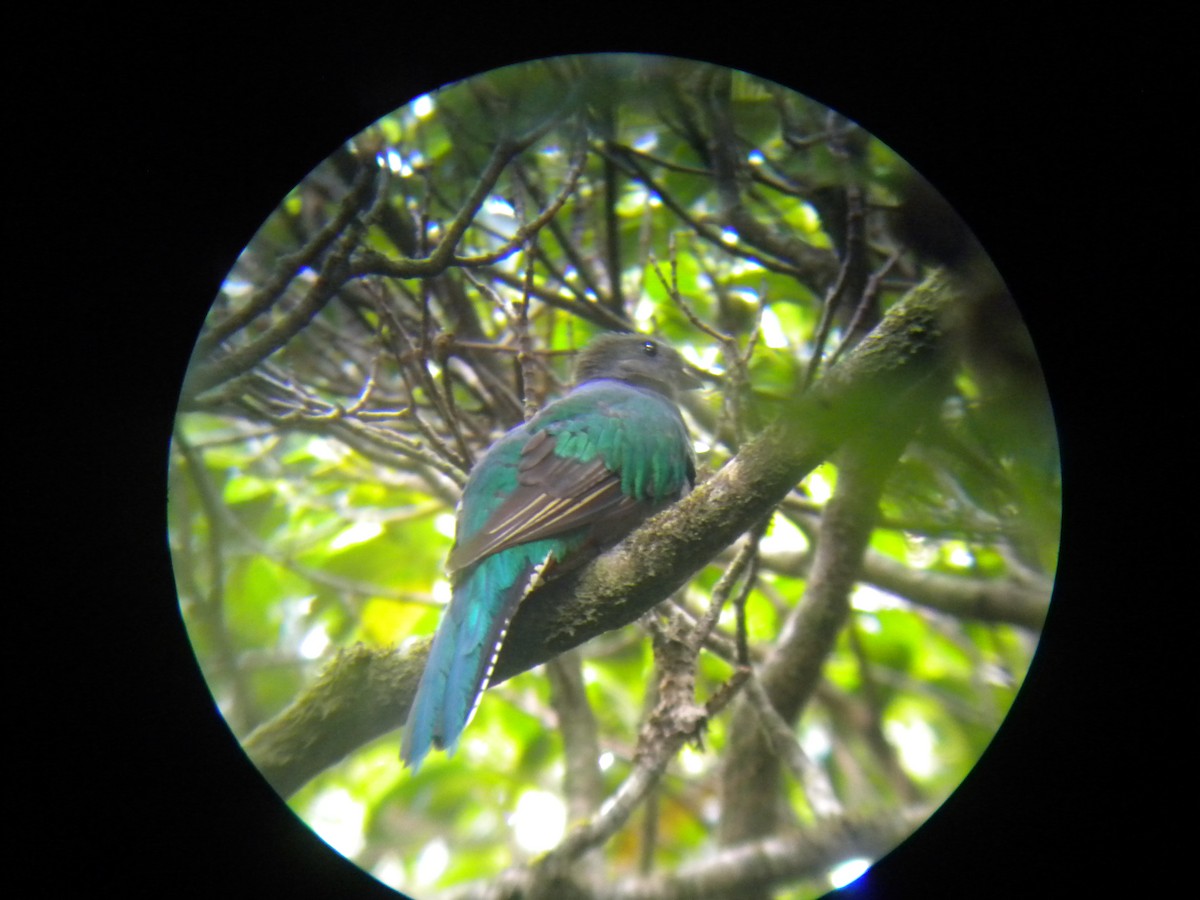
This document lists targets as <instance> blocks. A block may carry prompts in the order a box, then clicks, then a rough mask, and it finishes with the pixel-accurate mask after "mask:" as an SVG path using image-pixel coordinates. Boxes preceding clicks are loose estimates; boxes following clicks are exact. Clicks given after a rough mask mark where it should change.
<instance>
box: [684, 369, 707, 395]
mask: <svg viewBox="0 0 1200 900" xmlns="http://www.w3.org/2000/svg"><path fill="white" fill-rule="evenodd" d="M702 387H704V382H703V381H701V380H700V377H699V376H698V375H697V374H696V373H695V372H693V371H692V370H691V369H683V370H681V371H680V373H679V390H681V391H697V390H699V389H700V388H702Z"/></svg>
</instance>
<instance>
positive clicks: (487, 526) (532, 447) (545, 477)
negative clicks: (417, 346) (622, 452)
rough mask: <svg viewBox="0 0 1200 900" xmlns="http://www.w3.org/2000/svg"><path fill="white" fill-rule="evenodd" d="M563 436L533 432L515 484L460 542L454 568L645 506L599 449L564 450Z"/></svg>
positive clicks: (453, 555) (616, 518)
mask: <svg viewBox="0 0 1200 900" xmlns="http://www.w3.org/2000/svg"><path fill="white" fill-rule="evenodd" d="M558 440H559V438H558V436H557V435H556V434H554V433H552V432H551V431H550V430H544V431H539V432H537V433H536V434H534V435H532V436H531V437H530V438H529V440H528V442H527V443H526V444H525V446H524V447H523V448H522V451H521V456H520V461H519V463H518V465H517V478H516V486H515V488H514V489H513V490H512V492H511V493H510V494H509V495H508V497H507V498H505V499H504V501H503V502H502V503H500V505H499V506H497V507H496V508H495V509H494V510H493V511H492V512H491V513H490V514H489V515H488V517H487V520H486V521H485V522H484V523H483V525H482V527H480V528H478V529H476V530H475V532H474V533H473V534H471V535H469V536H466V537H465V538H463V539H460V541H459V542H458V543H457V544H456V545H455V547H454V550H453V551H452V552H451V554H450V558H449V560H448V562H447V566H448V568H449V569H450V570H451V571H456V570H459V569H463V568H465V567H466V566H469V565H471V564H472V563H475V562H478V561H479V560H480V559H482V558H483V557H485V556H488V555H489V554H492V553H496V552H498V551H500V550H503V549H505V548H507V547H512V546H515V545H517V544H524V543H528V542H529V541H536V540H540V539H542V538H548V537H554V536H555V535H560V534H564V533H566V532H569V531H574V530H576V529H578V528H582V527H584V526H589V525H590V526H596V527H600V526H603V525H604V524H605V523H610V522H612V523H615V522H617V521H621V520H623V519H625V518H626V517H627V516H629V515H631V514H634V513H636V512H637V511H638V509H639V507H641V506H643V504H639V503H638V501H637V500H635V499H634V498H633V497H630V496H628V495H626V494H624V493H622V491H621V476H620V474H619V473H617V472H614V471H612V470H610V469H609V468H608V467H607V466H606V465H605V463H604V459H603V458H602V457H601V456H600V455H599V454H596V455H593V456H592V457H591V458H590V459H588V460H586V461H583V460H580V459H578V458H575V457H570V456H562V455H559V454H558V453H556V452H555V447H556V444H557V442H558Z"/></svg>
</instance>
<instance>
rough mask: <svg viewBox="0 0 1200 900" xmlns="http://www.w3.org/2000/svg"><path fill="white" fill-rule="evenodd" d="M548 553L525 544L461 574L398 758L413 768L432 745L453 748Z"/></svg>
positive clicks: (471, 713) (434, 645)
mask: <svg viewBox="0 0 1200 900" xmlns="http://www.w3.org/2000/svg"><path fill="white" fill-rule="evenodd" d="M539 543H542V544H545V543H548V542H539ZM547 552H548V551H547V549H546V548H544V547H537V546H536V545H535V544H527V545H524V546H522V547H514V548H511V549H509V550H506V551H504V552H501V553H497V554H495V555H494V556H489V557H488V558H486V559H484V560H482V561H480V562H479V563H478V564H477V565H476V566H475V567H474V568H472V569H471V570H470V571H469V572H466V573H464V576H463V577H462V578H461V579H460V580H459V582H458V584H457V585H456V586H455V589H454V594H453V595H452V597H451V598H450V605H449V606H448V607H447V608H446V612H445V614H444V615H443V618H442V622H441V624H440V625H439V626H438V630H437V634H435V635H434V638H433V643H432V645H431V646H430V648H429V658H428V661H427V662H426V663H425V672H424V673H423V674H422V676H421V683H420V685H418V687H417V693H416V696H415V697H414V698H413V703H412V708H411V709H410V710H409V713H408V721H407V722H406V723H405V729H404V740H403V744H402V746H401V751H400V758H401V759H402V760H404V762H405V764H407V765H408V766H411V767H412V768H413V769H416V768H417V767H418V766H420V764H421V761H422V760H423V759H424V758H425V756H426V754H428V753H429V751H430V749H431V748H434V747H436V748H438V749H442V750H447V751H448V752H451V753H453V752H454V747H455V745H456V744H457V743H458V737H459V735H460V734H461V733H462V730H463V729H464V728H466V726H467V723H468V722H469V721H470V720H471V717H472V716H473V715H474V714H475V709H476V707H477V706H478V705H479V700H480V698H481V697H482V694H483V689H484V687H485V686H486V685H487V681H488V679H489V678H490V677H491V674H492V668H493V667H494V666H495V664H496V657H497V655H498V654H499V652H500V646H501V644H502V643H503V641H504V634H505V632H506V631H507V629H508V625H509V623H510V622H511V621H512V617H513V615H514V614H515V613H516V611H517V607H518V606H519V605H520V603H521V599H522V598H523V597H524V596H525V595H526V594H527V593H528V592H529V591H530V590H531V589H532V588H533V586H534V584H535V583H536V580H537V578H538V577H539V574H540V570H541V569H542V566H543V565H544V562H545V559H546V554H547ZM535 554H540V558H539V555H535Z"/></svg>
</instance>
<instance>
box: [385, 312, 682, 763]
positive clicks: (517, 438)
mask: <svg viewBox="0 0 1200 900" xmlns="http://www.w3.org/2000/svg"><path fill="white" fill-rule="evenodd" d="M700 386H701V382H700V381H699V379H698V378H696V376H695V375H693V374H692V372H691V371H689V369H688V368H687V365H686V363H685V362H684V360H683V358H682V357H681V356H680V354H679V353H678V352H677V351H676V350H674V349H673V348H672V347H670V346H668V345H667V344H665V343H663V342H662V341H660V340H657V339H654V338H650V337H646V336H644V335H639V334H632V333H620V334H604V335H601V336H599V337H596V338H594V339H593V340H592V341H591V342H589V344H588V345H587V347H586V348H585V349H584V350H583V352H582V353H581V354H580V356H579V358H578V360H577V362H576V366H575V376H574V382H573V386H572V387H571V389H570V390H569V391H568V392H567V393H566V394H565V395H564V396H562V397H561V398H559V399H558V400H555V401H553V402H552V403H550V404H548V405H547V406H545V407H544V408H543V409H542V410H541V411H540V412H538V413H537V414H536V415H534V416H533V417H532V418H531V419H529V420H528V421H527V422H525V423H524V424H521V425H518V426H516V427H515V428H513V429H512V430H511V431H509V432H508V433H507V434H505V435H504V436H503V437H501V438H500V439H499V440H498V441H496V443H494V444H493V445H492V446H491V447H490V448H489V449H488V450H487V452H486V453H485V454H484V455H483V456H482V457H481V458H480V459H479V461H478V462H477V463H476V464H475V466H474V467H473V468H472V469H471V472H470V474H469V475H468V477H467V481H466V484H465V485H464V487H463V492H462V496H461V499H460V501H459V504H458V508H457V512H456V532H455V543H454V546H453V547H452V548H451V551H450V555H449V557H448V558H447V561H446V569H447V572H448V574H449V576H450V583H451V596H450V602H449V604H448V605H447V607H446V609H445V611H444V612H443V614H442V618H441V621H440V622H439V624H438V628H437V631H436V632H435V634H434V638H433V642H432V644H431V645H430V649H429V656H428V659H427V662H426V664H425V669H424V672H423V673H422V676H421V680H420V682H419V684H418V686H417V690H416V693H415V695H414V698H413V702H412V705H411V707H410V710H409V714H408V719H407V721H406V723H405V728H404V735H403V738H402V742H401V751H400V756H401V760H402V761H403V763H404V764H405V765H407V766H409V767H410V768H411V769H412V770H413V771H414V772H415V771H416V770H417V769H418V768H419V766H420V764H421V762H422V760H423V759H424V758H425V757H426V755H427V754H428V753H429V751H430V749H431V748H437V749H439V750H445V751H446V752H447V753H449V754H452V753H453V752H454V749H455V747H456V745H457V743H458V740H459V737H460V735H461V734H462V731H463V729H464V728H465V727H466V726H467V724H468V722H469V721H470V719H471V717H472V716H473V715H474V713H475V710H476V708H477V707H478V704H479V701H480V699H481V698H482V694H483V691H484V689H485V687H486V686H487V683H488V680H489V679H490V678H491V674H492V670H493V668H494V667H495V664H496V658H497V657H498V656H499V653H500V648H501V646H502V645H503V642H504V637H505V633H506V631H507V629H508V626H509V623H510V622H511V621H512V618H513V615H514V614H515V613H516V611H517V608H518V606H519V605H520V603H521V600H522V599H523V598H524V597H526V596H527V595H528V594H529V593H530V592H531V591H532V590H533V589H534V588H536V587H538V586H539V585H540V584H542V583H543V582H544V581H545V580H547V579H549V578H552V577H556V576H558V575H561V574H562V573H563V572H565V571H570V570H572V569H575V568H578V567H579V566H581V565H583V564H584V563H586V562H588V561H590V560H591V559H593V558H595V557H596V556H597V555H598V554H599V553H601V552H603V551H604V550H605V549H608V548H609V547H611V546H613V545H615V544H617V543H618V542H619V541H620V540H621V539H622V538H624V537H625V536H626V535H628V534H629V533H630V532H631V531H633V529H634V528H636V527H637V526H638V525H639V524H641V523H642V522H643V521H645V520H646V519H647V518H649V517H650V516H651V515H653V514H654V513H655V512H657V511H659V510H661V509H663V508H665V507H667V506H669V505H670V504H672V503H674V502H676V501H678V500H679V499H681V498H682V497H683V496H685V495H686V494H687V493H688V492H689V491H690V490H691V488H692V487H693V486H694V484H695V480H696V459H695V454H694V452H693V448H692V442H691V438H690V436H689V434H688V430H687V426H686V425H685V424H684V421H683V417H682V415H681V414H680V411H679V407H678V405H677V404H678V397H679V392H680V391H685V390H693V389H696V388H699V387H700Z"/></svg>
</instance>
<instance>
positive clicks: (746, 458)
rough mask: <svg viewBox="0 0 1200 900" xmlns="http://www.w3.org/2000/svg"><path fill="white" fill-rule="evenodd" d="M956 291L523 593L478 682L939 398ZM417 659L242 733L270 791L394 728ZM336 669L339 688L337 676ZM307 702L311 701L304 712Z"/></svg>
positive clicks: (566, 632)
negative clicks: (945, 321) (698, 479)
mask: <svg viewBox="0 0 1200 900" xmlns="http://www.w3.org/2000/svg"><path fill="white" fill-rule="evenodd" d="M957 299H959V296H958V294H957V293H956V291H955V290H954V289H953V288H951V286H950V285H949V284H948V283H947V282H946V281H945V280H944V279H943V278H942V277H940V276H934V277H932V278H931V279H930V280H929V281H928V282H927V283H925V284H923V285H921V286H920V287H918V288H916V289H914V290H913V291H912V292H911V293H910V294H909V295H908V296H907V297H906V298H905V300H903V301H902V302H901V303H899V304H897V306H896V307H894V308H893V309H892V310H891V311H890V312H889V314H888V315H887V316H886V317H885V319H884V320H883V321H882V322H881V323H880V325H879V327H878V328H877V329H876V330H875V331H874V332H873V333H872V334H871V335H870V336H869V337H868V338H867V339H866V340H864V341H863V342H862V343H861V344H860V345H859V346H858V347H857V348H856V349H855V350H854V351H853V353H851V354H850V355H848V356H847V357H846V358H845V359H843V360H842V361H841V362H840V363H839V364H838V365H837V366H834V367H833V368H831V369H830V370H829V371H828V372H827V374H826V375H825V377H824V378H823V379H822V380H821V381H820V382H818V383H817V384H816V385H815V386H814V387H813V389H812V390H810V391H808V392H807V393H805V394H803V395H802V396H801V397H800V398H799V399H798V400H797V401H796V402H795V404H794V405H793V406H792V407H791V408H790V409H789V410H787V411H786V413H785V415H784V416H783V420H782V421H780V422H779V423H777V424H776V425H774V426H772V427H770V428H768V429H766V430H764V431H763V432H762V433H761V434H760V435H758V436H757V437H756V438H755V439H754V440H752V441H750V442H749V443H747V444H746V445H745V446H744V447H743V448H742V449H741V450H740V451H739V453H738V454H737V456H736V457H734V458H733V459H732V460H730V461H729V463H728V464H727V465H726V466H725V467H724V468H722V469H721V471H719V472H718V473H717V474H716V475H714V476H713V477H712V478H710V479H709V480H708V481H705V482H703V483H702V484H700V485H698V486H697V487H696V489H695V490H694V491H693V492H692V493H691V494H690V495H689V496H688V497H687V498H685V499H684V500H683V501H681V502H680V503H678V504H676V505H675V506H673V507H671V508H669V509H667V510H665V511H663V512H662V513H660V514H659V515H657V516H655V517H654V518H653V519H652V520H650V521H649V522H647V523H646V524H645V525H643V526H642V527H641V528H639V529H638V530H637V531H636V532H635V533H634V534H632V535H630V536H629V538H627V539H626V540H625V541H624V542H623V543H622V544H620V545H618V546H617V547H616V548H614V549H613V550H611V551H610V552H608V553H606V554H605V555H604V556H602V557H600V558H599V559H597V560H595V561H594V562H593V563H591V564H590V565H588V566H586V567H584V568H583V569H582V570H580V571H579V572H576V573H571V574H568V575H565V576H563V577H561V578H558V579H555V580H552V581H550V582H549V583H548V584H547V585H545V586H544V587H543V588H541V589H540V590H538V591H536V592H534V593H533V594H532V595H531V596H530V597H528V598H527V599H526V600H525V601H524V603H523V604H522V606H521V608H520V610H519V611H518V613H517V615H516V617H515V618H514V619H513V622H512V625H511V626H510V629H509V632H508V637H507V638H506V640H505V645H504V648H503V650H502V651H501V653H500V657H499V659H498V661H497V664H496V668H495V671H494V673H493V676H492V681H491V683H492V684H497V683H499V682H501V681H504V680H505V679H507V678H511V677H512V676H513V675H516V674H518V673H520V672H524V671H526V670H527V669H530V668H532V667H534V666H536V665H538V664H540V663H543V662H545V661H546V660H548V659H551V658H552V657H554V656H556V655H558V654H560V653H563V652H564V651H566V650H569V649H570V648H572V647H576V646H578V645H580V644H582V643H584V642H585V641H587V640H589V639H591V638H592V637H595V636H596V635H598V634H601V633H603V632H605V631H609V630H612V629H614V628H618V627H620V626H622V625H626V624H628V623H630V622H633V621H635V620H636V619H637V618H638V617H639V616H641V615H642V614H643V613H645V612H646V611H647V610H649V609H650V608H651V607H653V606H654V605H655V604H656V603H658V602H660V601H661V600H662V599H663V598H664V597H666V596H668V595H669V594H670V593H672V592H673V591H674V590H675V589H676V588H678V587H680V586H681V585H682V584H684V583H685V582H686V581H687V580H688V579H689V578H690V577H691V576H692V575H693V574H694V573H695V571H697V569H699V568H700V567H701V566H702V565H703V564H704V563H705V562H706V561H707V560H709V559H712V558H713V557H715V556H716V555H717V554H718V553H719V552H720V551H722V550H723V549H724V548H725V547H727V546H729V545H730V544H732V543H733V542H734V541H735V540H736V539H737V538H738V537H739V536H740V535H741V534H742V533H743V532H745V531H747V530H748V529H750V528H751V527H753V526H754V525H755V524H756V523H757V522H759V521H760V520H761V519H762V517H763V516H764V515H765V514H766V513H767V512H768V511H769V510H771V509H772V508H773V507H774V506H775V505H776V504H777V503H778V502H779V501H780V500H781V499H782V498H783V497H785V496H786V495H787V493H788V492H789V491H790V490H791V489H792V488H793V487H794V486H795V485H796V484H797V483H798V482H799V481H800V480H801V479H803V478H804V476H805V475H806V474H807V473H808V472H810V471H811V470H812V469H813V468H815V467H816V466H818V465H819V464H821V463H822V462H824V461H825V460H826V459H828V458H829V457H830V455H831V454H832V453H833V452H834V451H835V450H836V449H837V448H838V447H839V446H840V445H841V444H843V443H844V442H846V441H847V440H848V439H851V438H853V437H855V436H859V435H864V434H867V433H870V432H872V431H873V430H875V429H878V428H885V429H886V428H888V427H893V426H894V424H895V422H896V420H897V419H898V418H899V419H903V417H904V416H905V415H906V414H907V410H908V408H909V403H910V402H912V401H913V400H914V398H917V397H920V398H923V401H924V402H927V398H928V396H940V395H941V392H942V391H943V389H944V387H943V385H944V375H945V372H946V370H947V367H948V363H949V361H948V360H947V359H946V353H945V347H946V344H947V341H946V340H945V336H944V335H943V327H942V318H943V316H944V314H945V313H946V311H947V310H948V308H949V307H950V306H951V304H952V303H953V302H955V301H956V300H957ZM427 653H428V641H422V642H417V643H414V644H413V645H412V646H410V647H408V648H407V649H406V650H403V651H400V652H398V653H387V652H385V651H372V650H366V649H361V648H359V649H355V650H351V651H344V652H343V653H342V654H339V656H338V657H337V658H335V660H334V661H333V663H332V664H331V665H330V667H329V668H328V669H327V670H326V672H325V673H323V675H322V676H321V677H320V678H319V679H318V681H317V682H316V683H315V684H314V685H313V686H312V688H310V689H309V690H308V691H306V692H305V693H304V694H302V695H301V696H300V697H299V698H297V700H296V701H295V703H294V704H293V705H292V706H291V707H289V708H288V709H286V710H284V712H283V713H281V714H280V716H279V717H277V719H276V720H273V721H272V722H268V723H266V724H265V725H263V726H262V727H260V728H259V729H258V730H257V731H255V732H254V733H253V734H252V735H250V737H249V738H248V739H247V740H246V742H245V746H246V750H247V752H248V753H249V754H250V756H251V758H252V759H253V760H254V762H255V763H256V765H258V767H259V769H260V770H261V771H262V772H263V774H264V776H265V777H266V778H267V780H268V781H270V783H271V784H272V785H273V786H274V787H275V789H276V790H277V791H279V792H280V793H281V794H284V795H287V794H290V793H291V792H292V791H294V790H295V789H296V788H298V787H299V786H300V785H302V784H303V783H304V782H305V781H307V780H308V779H309V778H311V777H313V776H315V775H316V774H317V773H318V772H320V771H321V770H322V769H323V768H325V767H326V766H328V765H330V764H332V763H333V762H334V761H336V759H337V758H339V755H338V754H339V753H340V754H342V755H344V754H345V753H348V752H350V751H351V750H353V749H354V748H355V747H356V746H358V745H359V744H361V743H365V742H366V741H367V740H370V739H372V738H374V737H377V736H379V735H381V734H383V733H385V732H387V731H389V730H391V729H394V728H397V727H399V726H400V725H401V723H402V722H403V720H404V716H405V715H406V713H407V709H408V705H409V703H410V702H411V697H412V693H413V691H414V690H415V687H416V682H417V680H418V678H419V676H420V672H421V669H422V666H423V665H424V662H425V656H426V654H427ZM351 663H353V665H351ZM376 667H378V668H379V669H380V672H379V674H378V675H377V676H372V675H371V671H372V670H373V669H374V668H376ZM343 670H346V673H345V674H346V677H350V678H352V679H353V680H354V687H353V688H352V689H349V690H347V689H345V688H344V687H343V686H342V685H341V684H340V677H342V676H341V675H340V673H341V672H342V671H343ZM309 705H312V706H315V707H316V709H314V710H313V711H311V712H309V711H307V710H306V709H305V708H304V707H306V706H309ZM310 729H311V730H310Z"/></svg>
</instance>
